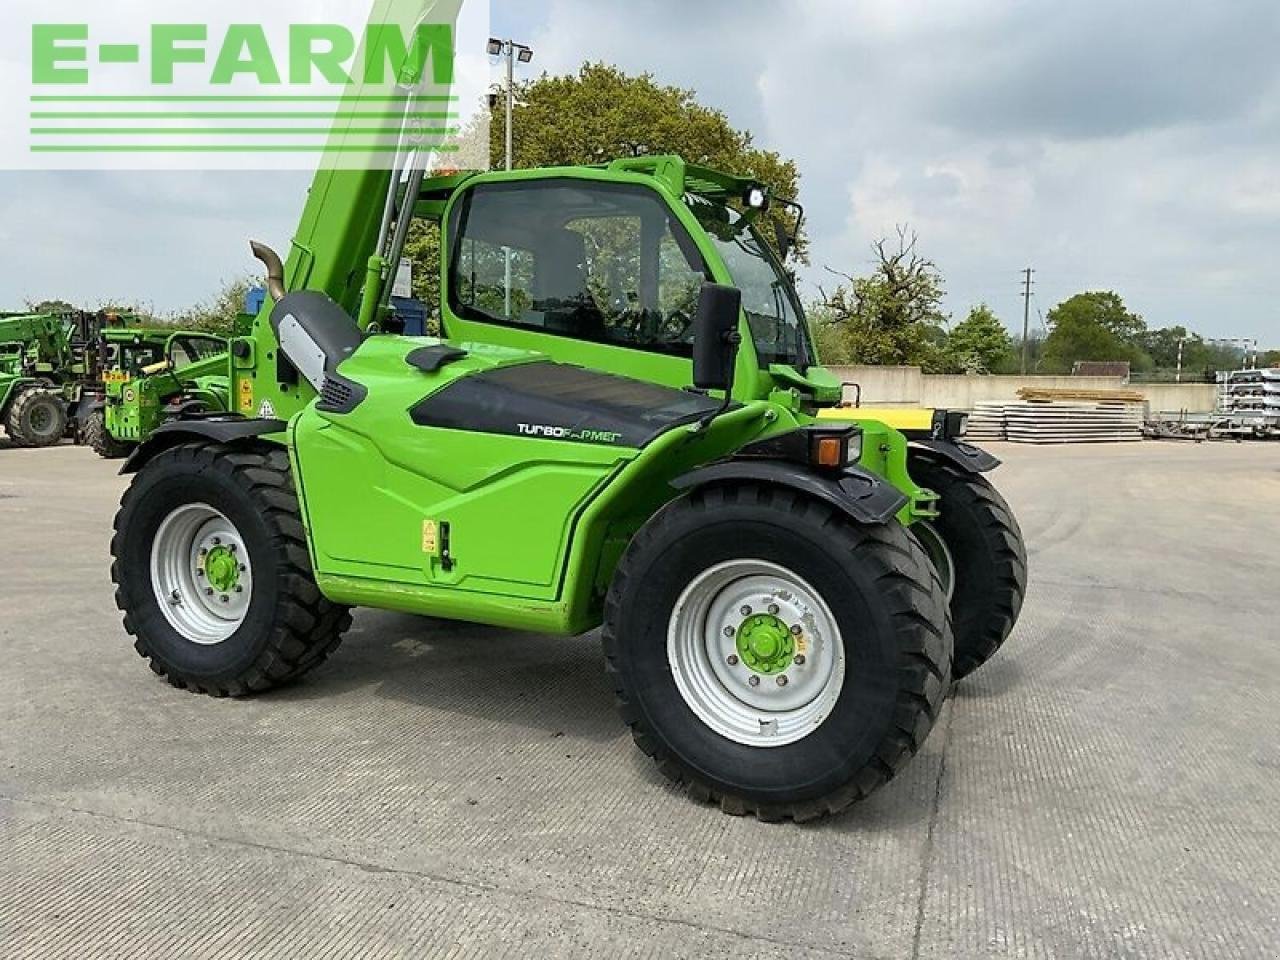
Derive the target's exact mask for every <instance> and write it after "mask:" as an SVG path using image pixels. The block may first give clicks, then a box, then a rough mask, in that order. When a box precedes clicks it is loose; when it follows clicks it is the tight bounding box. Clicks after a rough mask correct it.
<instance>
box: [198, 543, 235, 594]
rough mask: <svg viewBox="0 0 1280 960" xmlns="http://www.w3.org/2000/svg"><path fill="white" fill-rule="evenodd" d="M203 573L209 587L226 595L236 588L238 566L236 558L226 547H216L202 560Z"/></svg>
mask: <svg viewBox="0 0 1280 960" xmlns="http://www.w3.org/2000/svg"><path fill="white" fill-rule="evenodd" d="M204 572H205V575H206V576H207V577H208V578H209V585H210V586H211V587H213V589H215V590H221V591H222V592H223V593H226V592H227V591H228V590H234V589H235V588H236V582H237V581H238V580H239V579H240V566H239V564H238V563H237V561H236V556H235V554H234V553H232V552H231V550H229V549H228V548H227V547H223V546H216V547H214V548H213V549H212V550H210V551H209V553H208V554H207V555H206V556H205V558H204Z"/></svg>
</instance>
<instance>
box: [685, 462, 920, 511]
mask: <svg viewBox="0 0 1280 960" xmlns="http://www.w3.org/2000/svg"><path fill="white" fill-rule="evenodd" d="M742 481H749V482H750V481H754V482H757V483H768V484H773V485H775V486H780V487H787V488H788V489H791V490H796V491H798V492H800V493H804V494H807V495H808V496H811V497H814V498H816V499H818V500H822V501H823V502H825V503H828V504H830V505H831V506H833V507H835V508H836V509H837V510H839V511H840V512H841V513H844V514H845V515H846V516H848V517H850V518H851V519H853V520H855V521H857V522H858V523H868V524H871V523H887V522H888V521H889V520H891V519H892V518H893V516H894V514H896V513H897V512H898V511H899V510H901V509H902V508H903V507H904V506H906V503H907V498H906V496H905V495H903V494H902V492H901V491H899V490H898V489H897V488H896V487H894V486H892V485H891V484H889V483H886V482H885V481H884V480H882V479H881V478H880V477H878V476H876V475H875V474H874V473H871V472H869V471H867V470H863V469H862V468H861V467H845V468H844V469H843V470H839V471H835V472H832V473H818V472H816V471H814V470H812V469H810V468H808V467H806V466H804V465H802V464H798V463H791V462H788V461H784V460H722V461H720V462H719V463H712V464H709V465H707V466H705V467H699V468H698V469H697V470H691V471H690V472H688V473H686V474H682V475H681V476H679V477H676V478H675V479H674V480H672V481H671V485H672V486H673V487H675V488H676V489H677V490H681V491H685V490H693V489H696V488H698V487H705V486H710V485H714V484H721V483H739V482H742Z"/></svg>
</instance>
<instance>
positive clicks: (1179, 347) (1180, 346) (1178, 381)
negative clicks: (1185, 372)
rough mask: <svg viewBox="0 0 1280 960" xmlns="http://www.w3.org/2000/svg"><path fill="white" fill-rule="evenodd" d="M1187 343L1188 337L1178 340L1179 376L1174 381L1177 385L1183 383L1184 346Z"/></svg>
mask: <svg viewBox="0 0 1280 960" xmlns="http://www.w3.org/2000/svg"><path fill="white" fill-rule="evenodd" d="M1186 342H1187V338H1186V337H1179V338H1178V375H1177V377H1176V378H1175V379H1174V382H1175V383H1181V382H1182V345H1183V344H1184V343H1186Z"/></svg>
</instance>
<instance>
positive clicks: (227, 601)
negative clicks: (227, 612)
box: [222, 593, 231, 603]
mask: <svg viewBox="0 0 1280 960" xmlns="http://www.w3.org/2000/svg"><path fill="white" fill-rule="evenodd" d="M222 602H223V603H230V602H231V598H230V597H228V596H227V595H226V594H225V593H224V594H223V595H222Z"/></svg>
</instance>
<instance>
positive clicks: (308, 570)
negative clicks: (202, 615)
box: [111, 442, 351, 697]
mask: <svg viewBox="0 0 1280 960" xmlns="http://www.w3.org/2000/svg"><path fill="white" fill-rule="evenodd" d="M180 460H188V461H194V462H199V463H201V464H202V465H203V467H204V469H206V470H223V471H226V472H228V473H229V474H230V475H231V476H232V477H233V478H234V479H235V481H236V482H237V483H238V484H240V485H241V486H242V488H243V489H244V490H245V491H246V492H248V494H249V496H250V497H251V498H252V499H254V500H256V501H257V502H258V506H259V509H260V510H261V512H262V516H263V519H264V520H265V521H266V524H267V527H268V529H269V530H270V531H271V541H272V545H273V547H274V549H275V550H276V555H277V561H278V564H279V573H278V582H279V593H280V600H279V605H278V609H277V613H276V616H275V618H274V622H273V625H272V629H271V634H270V637H269V638H268V641H267V643H266V645H265V646H264V647H263V650H262V652H261V654H260V655H259V657H258V658H257V660H256V661H255V662H254V663H253V664H252V665H251V666H250V667H249V668H248V669H246V670H245V671H243V672H242V674H241V675H240V676H239V677H237V678H235V679H234V680H233V681H231V682H228V683H225V684H220V685H210V684H208V683H205V682H203V681H200V680H198V679H196V678H193V677H190V676H186V675H184V674H183V673H181V672H180V671H178V670H176V669H175V668H174V667H173V666H172V665H170V664H168V663H166V662H165V661H164V660H163V659H162V658H161V657H160V656H159V655H158V654H157V653H156V652H155V651H153V650H151V649H149V648H148V646H147V644H146V642H145V641H144V640H143V639H142V638H141V637H140V636H139V634H138V632H137V630H136V629H135V627H134V624H133V623H132V622H131V618H130V616H129V611H128V607H127V597H126V595H125V592H124V589H123V587H122V586H121V574H122V571H121V560H120V558H121V554H122V552H123V551H122V543H121V517H122V516H124V514H125V513H126V507H127V505H128V503H129V500H130V497H131V495H132V494H133V491H134V487H133V486H132V485H131V486H130V487H129V488H128V489H127V490H126V491H125V493H124V496H123V497H122V498H121V500H120V510H119V511H118V512H117V513H116V519H115V528H114V529H115V535H114V536H113V537H112V539H111V557H112V564H111V581H112V583H114V584H115V585H116V592H115V601H116V606H117V607H118V608H119V609H120V611H121V612H122V613H123V614H124V628H125V630H126V631H127V632H128V633H129V635H130V636H132V637H134V649H135V650H137V652H138V654H139V656H141V657H143V658H144V659H146V660H147V661H148V662H149V664H150V666H151V669H152V671H154V672H155V673H156V674H158V675H159V676H162V677H164V678H165V679H166V680H167V681H168V682H169V683H170V684H172V685H173V686H175V687H178V688H180V689H185V690H190V691H192V692H193V693H203V694H208V695H210V696H214V697H243V696H248V695H250V694H254V693H260V692H262V691H265V690H269V689H271V688H272V687H276V686H280V685H282V684H285V683H288V682H289V681H291V680H294V679H296V678H297V677H299V676H301V675H302V674H304V673H306V672H307V671H308V670H311V669H313V668H315V667H317V666H319V665H320V664H321V663H323V662H324V660H325V659H326V658H328V656H329V655H330V654H331V653H332V652H333V651H334V650H335V649H337V647H338V645H339V644H340V643H341V642H342V635H343V633H345V632H346V631H347V629H349V628H350V626H351V611H350V608H348V607H345V606H342V605H340V604H336V603H333V602H331V601H329V600H326V599H325V598H324V596H323V595H322V594H321V593H320V590H319V588H318V587H317V586H316V583H315V577H314V574H313V572H312V567H311V556H310V553H309V552H308V550H307V542H306V533H305V531H304V529H303V526H302V521H301V519H300V510H299V507H298V498H297V494H296V493H295V492H294V487H293V480H292V476H291V468H290V465H289V454H288V453H287V451H285V450H284V449H283V448H282V447H279V446H276V445H274V444H268V443H259V444H253V445H237V446H235V447H231V446H228V445H225V444H219V443H207V442H199V443H188V444H182V445H180V446H177V447H173V448H171V449H168V450H165V451H163V452H162V453H160V454H157V455H156V457H155V459H154V460H152V461H150V462H149V463H148V464H147V465H146V466H145V467H144V468H143V469H145V470H163V469H164V468H165V466H166V464H169V463H173V462H176V461H180Z"/></svg>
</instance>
